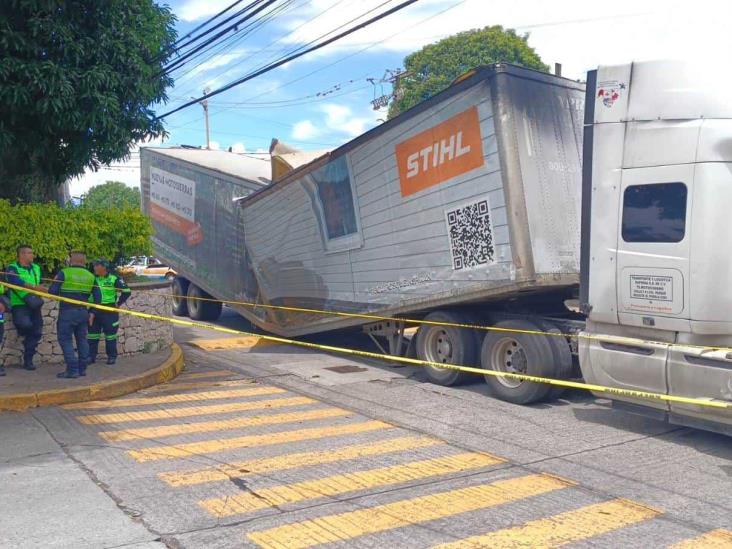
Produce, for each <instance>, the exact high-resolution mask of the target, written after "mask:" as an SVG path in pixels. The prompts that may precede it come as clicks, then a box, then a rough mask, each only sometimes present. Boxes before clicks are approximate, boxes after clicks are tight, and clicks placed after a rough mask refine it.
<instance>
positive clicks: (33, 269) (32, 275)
mask: <svg viewBox="0 0 732 549" xmlns="http://www.w3.org/2000/svg"><path fill="white" fill-rule="evenodd" d="M10 266H11V267H15V270H16V271H17V273H18V278H20V279H21V280H22V281H23V282H24V283H25V284H28V285H29V286H38V284H40V283H41V268H40V267H39V266H38V265H37V264H36V263H31V266H30V269H28V268H27V267H23V266H21V265H19V264H18V262H17V261H16V262H14V263H11V264H10ZM27 295H28V292H24V291H22V290H13V289H11V290H10V305H11V307H16V306H18V305H25V301H23V298H24V297H25V296H27Z"/></svg>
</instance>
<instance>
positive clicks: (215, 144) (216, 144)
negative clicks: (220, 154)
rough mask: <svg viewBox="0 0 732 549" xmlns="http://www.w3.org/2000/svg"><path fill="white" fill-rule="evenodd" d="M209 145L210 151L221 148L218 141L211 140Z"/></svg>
mask: <svg viewBox="0 0 732 549" xmlns="http://www.w3.org/2000/svg"><path fill="white" fill-rule="evenodd" d="M209 147H211V150H212V151H218V150H219V149H220V148H221V143H219V142H218V141H211V142H210V143H209Z"/></svg>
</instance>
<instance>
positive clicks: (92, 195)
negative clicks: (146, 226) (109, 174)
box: [83, 181, 140, 210]
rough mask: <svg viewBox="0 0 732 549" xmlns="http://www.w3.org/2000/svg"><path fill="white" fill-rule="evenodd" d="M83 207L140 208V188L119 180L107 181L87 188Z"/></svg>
mask: <svg viewBox="0 0 732 549" xmlns="http://www.w3.org/2000/svg"><path fill="white" fill-rule="evenodd" d="M83 205H84V207H87V208H95V209H109V208H121V209H123V208H133V209H138V210H139V209H140V189H137V188H133V187H128V186H127V185H125V184H124V183H122V182H121V181H107V182H106V183H104V184H102V185H96V186H94V187H92V188H91V189H89V192H88V193H86V196H84V202H83Z"/></svg>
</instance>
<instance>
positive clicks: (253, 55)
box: [183, 0, 353, 96]
mask: <svg viewBox="0 0 732 549" xmlns="http://www.w3.org/2000/svg"><path fill="white" fill-rule="evenodd" d="M306 1H307V0H306ZM351 1H353V0H351ZM343 2H344V0H338V1H337V2H335V3H334V4H331V5H330V6H328V7H327V8H326V9H324V10H323V11H321V12H319V13H318V14H317V15H315V16H314V17H311V18H310V19H308V20H307V21H304V22H303V23H301V24H300V25H298V26H297V27H295V28H294V29H292V30H290V31H288V32H286V33H284V34H282V35H280V36H279V37H278V38H277V39H276V40H273V41H272V42H270V43H269V44H267V45H266V46H264V47H262V48H260V49H258V50H257V51H254V52H252V54H251V55H249V56H248V58H255V57H256V56H258V55H260V54H262V53H264V52H266V51H267V50H268V48H270V47H271V46H273V45H275V44H277V43H279V42H281V41H282V40H283V39H284V38H285V37H286V36H289V35H292V34H293V33H295V32H296V31H297V30H299V29H300V28H302V27H303V26H305V25H308V24H310V23H312V22H313V21H315V20H316V19H318V18H319V17H322V16H323V15H325V14H326V13H328V12H329V11H330V10H332V9H333V8H334V7H336V6H337V5H339V4H342V3H343ZM236 42H239V39H237V40H235V42H234V43H236ZM233 45H234V44H231V45H230V46H226V45H224V46H223V47H222V48H220V49H219V50H218V52H216V53H217V54H218V53H220V52H222V51H224V50H227V49H231V48H232V47H233ZM276 51H277V52H278V53H280V52H282V51H283V50H282V49H281V48H280V49H279V50H276ZM244 61H245V60H242V61H240V62H238V63H235V64H234V65H232V66H228V67H226V68H225V69H224V70H223V71H221V72H219V73H217V74H216V76H215V77H214V78H217V77H218V76H220V75H222V74H224V73H226V72H230V71H231V70H232V69H234V68H235V67H237V66H239V65H241V63H243V62H244ZM188 72H190V71H188ZM183 95H184V96H185V95H187V94H183Z"/></svg>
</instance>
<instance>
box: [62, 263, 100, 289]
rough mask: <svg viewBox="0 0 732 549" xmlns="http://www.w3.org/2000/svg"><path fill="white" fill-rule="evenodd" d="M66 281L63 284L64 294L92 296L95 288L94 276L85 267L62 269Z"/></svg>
mask: <svg viewBox="0 0 732 549" xmlns="http://www.w3.org/2000/svg"><path fill="white" fill-rule="evenodd" d="M61 272H62V273H64V281H63V282H62V283H61V293H62V294H87V295H91V293H92V288H94V275H93V274H91V273H90V272H89V271H87V270H86V269H85V268H83V267H66V268H65V269H61Z"/></svg>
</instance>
